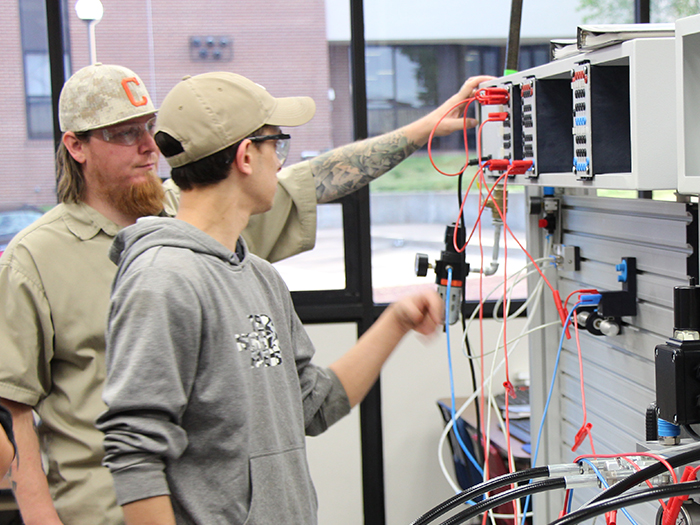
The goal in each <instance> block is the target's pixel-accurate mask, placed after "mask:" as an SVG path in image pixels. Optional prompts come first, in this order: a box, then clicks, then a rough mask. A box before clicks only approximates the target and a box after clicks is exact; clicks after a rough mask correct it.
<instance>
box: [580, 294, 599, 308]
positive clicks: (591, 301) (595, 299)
mask: <svg viewBox="0 0 700 525" xmlns="http://www.w3.org/2000/svg"><path fill="white" fill-rule="evenodd" d="M602 298H603V296H602V295H601V294H599V293H593V294H581V295H580V296H579V302H580V303H581V306H596V305H597V304H598V303H600V300H601V299H602Z"/></svg>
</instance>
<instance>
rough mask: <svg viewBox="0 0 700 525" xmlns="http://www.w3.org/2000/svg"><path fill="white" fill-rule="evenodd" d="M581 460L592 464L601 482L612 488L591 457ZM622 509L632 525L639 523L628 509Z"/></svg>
mask: <svg viewBox="0 0 700 525" xmlns="http://www.w3.org/2000/svg"><path fill="white" fill-rule="evenodd" d="M579 461H582V462H584V463H588V464H589V465H590V467H591V468H592V469H593V472H595V475H596V476H598V479H599V480H600V483H601V484H602V485H603V486H604V487H605V488H606V489H608V488H610V485H608V483H607V482H606V481H605V477H604V476H603V474H602V473H601V472H600V470H598V467H596V466H595V465H594V464H593V462H591V461H590V460H589V459H587V458H581V459H580V460H579ZM620 510H621V511H622V513H623V514H624V515H625V516H627V519H628V520H630V523H632V525H637V522H636V521H634V520H633V519H632V516H630V514H629V512H627V509H620Z"/></svg>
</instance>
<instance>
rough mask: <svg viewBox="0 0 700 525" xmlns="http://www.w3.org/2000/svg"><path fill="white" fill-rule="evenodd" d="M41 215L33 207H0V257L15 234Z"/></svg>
mask: <svg viewBox="0 0 700 525" xmlns="http://www.w3.org/2000/svg"><path fill="white" fill-rule="evenodd" d="M43 214H44V212H42V211H41V210H40V209H39V208H36V207H34V206H0V255H2V254H3V252H4V251H5V248H7V245H8V244H10V241H11V240H12V238H13V237H14V236H15V235H16V234H17V233H19V232H20V231H21V230H23V229H24V228H26V227H27V226H29V225H30V224H31V223H33V222H34V221H35V220H37V219H38V218H39V217H41V216H42V215H43Z"/></svg>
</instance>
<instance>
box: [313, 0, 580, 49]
mask: <svg viewBox="0 0 700 525" xmlns="http://www.w3.org/2000/svg"><path fill="white" fill-rule="evenodd" d="M578 5H579V0H528V1H526V2H523V13H522V24H521V38H523V39H527V38H537V39H547V40H548V39H550V38H574V37H575V36H576V26H577V25H579V24H580V23H581V22H582V18H583V14H584V13H583V12H581V11H578V10H577V7H578ZM510 6H511V1H510V0H489V1H485V2H484V1H481V2H477V1H465V0H432V1H430V2H426V1H425V0H420V1H418V0H412V1H411V0H408V1H407V0H372V1H367V2H365V3H364V11H365V39H366V40H368V41H377V40H379V41H381V40H388V41H410V42H416V41H421V40H423V41H426V40H427V41H438V42H444V41H454V40H458V41H464V40H485V39H502V40H505V39H506V38H507V36H508V26H509V23H510ZM349 21H350V2H349V0H326V31H327V35H328V40H330V41H349V40H350V22H349Z"/></svg>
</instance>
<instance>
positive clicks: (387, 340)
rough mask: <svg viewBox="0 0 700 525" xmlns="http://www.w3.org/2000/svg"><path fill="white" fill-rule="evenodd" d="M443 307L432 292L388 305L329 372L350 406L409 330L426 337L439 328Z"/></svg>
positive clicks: (366, 387) (358, 400)
mask: <svg viewBox="0 0 700 525" xmlns="http://www.w3.org/2000/svg"><path fill="white" fill-rule="evenodd" d="M443 318H444V306H443V303H442V299H440V296H439V295H438V294H437V293H436V292H433V291H429V292H424V293H422V294H418V295H412V296H409V297H405V298H403V299H400V300H399V301H397V302H395V303H392V304H390V305H389V306H388V307H387V309H386V310H385V311H384V313H383V314H382V315H381V316H380V317H379V319H377V321H376V322H375V323H374V324H373V325H372V326H371V328H370V329H369V330H367V332H365V333H364V335H363V336H362V337H361V338H360V339H359V340H358V342H357V344H356V345H355V346H353V347H352V348H351V349H350V350H348V351H347V353H345V355H343V356H342V357H341V358H340V359H338V360H337V361H336V362H335V363H333V364H332V365H331V366H330V368H331V370H333V372H335V375H337V376H338V379H339V380H340V382H341V383H342V385H343V388H345V393H346V394H347V396H348V399H349V400H350V406H355V405H357V404H358V403H359V402H360V401H362V400H363V399H364V397H365V396H366V395H367V392H369V389H370V388H372V385H373V384H374V383H375V381H376V380H377V378H378V377H379V372H380V370H381V368H382V366H383V365H384V363H385V362H386V360H387V359H388V358H389V356H390V355H391V353H392V352H393V351H394V348H396V345H397V344H399V341H401V339H402V338H403V336H404V335H406V333H408V332H409V331H410V330H415V331H416V332H418V333H421V334H424V335H429V334H432V333H433V332H435V331H436V329H437V328H438V326H441V325H442V321H443Z"/></svg>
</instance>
